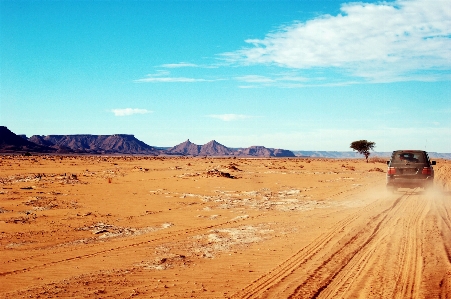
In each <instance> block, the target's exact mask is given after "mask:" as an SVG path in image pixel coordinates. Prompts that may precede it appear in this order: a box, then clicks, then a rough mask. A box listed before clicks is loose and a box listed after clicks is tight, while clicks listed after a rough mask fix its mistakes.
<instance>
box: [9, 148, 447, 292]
mask: <svg viewBox="0 0 451 299" xmlns="http://www.w3.org/2000/svg"><path fill="white" fill-rule="evenodd" d="M435 169H436V177H437V180H436V181H437V184H436V185H437V188H436V190H434V191H431V192H424V191H422V190H420V189H416V190H413V189H401V190H399V191H398V192H396V193H394V194H392V193H387V192H386V191H385V185H384V184H385V170H386V165H385V164H384V163H383V161H374V162H371V163H365V162H364V160H363V159H362V160H334V159H301V158H297V159H220V158H150V157H149V158H147V157H100V156H83V157H80V156H79V157H70V156H69V157H59V156H33V157H22V156H3V157H1V160H0V233H1V235H0V236H1V237H0V298H22V297H24V298H69V297H70V298H131V297H133V298H451V192H450V185H451V184H450V182H451V162H449V161H445V160H440V161H438V163H437V166H436V168H435ZM227 174H228V175H227Z"/></svg>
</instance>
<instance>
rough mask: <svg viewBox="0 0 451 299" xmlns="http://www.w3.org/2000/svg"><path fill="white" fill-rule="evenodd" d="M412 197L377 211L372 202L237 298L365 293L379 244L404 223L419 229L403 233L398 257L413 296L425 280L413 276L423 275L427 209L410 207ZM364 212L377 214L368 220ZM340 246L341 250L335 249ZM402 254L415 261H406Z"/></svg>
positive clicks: (402, 277)
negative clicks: (420, 237)
mask: <svg viewBox="0 0 451 299" xmlns="http://www.w3.org/2000/svg"><path fill="white" fill-rule="evenodd" d="M412 194H413V193H412V192H409V193H404V194H402V195H401V196H399V197H398V198H396V200H394V202H393V204H392V205H391V206H390V207H389V208H387V209H385V210H382V211H380V212H377V209H376V208H377V205H376V204H375V203H373V204H370V205H368V206H367V207H366V208H363V209H361V210H359V211H357V212H356V213H355V214H352V215H350V216H348V217H347V218H345V219H344V220H342V221H340V222H338V223H337V224H336V225H335V226H334V227H333V228H332V229H331V230H330V231H329V232H328V233H326V234H324V235H322V236H321V237H319V238H318V239H316V240H315V241H313V242H312V243H311V244H309V245H308V246H306V247H305V248H303V249H301V250H300V251H298V252H296V253H295V254H294V255H293V256H291V257H290V258H289V259H288V260H286V261H285V262H283V263H282V264H280V265H279V266H277V267H276V268H275V269H274V270H272V271H271V272H269V273H267V274H265V275H263V276H262V277H260V278H259V279H258V280H256V281H254V282H253V283H252V284H250V285H248V286H247V287H246V288H244V289H243V290H242V291H240V292H238V293H236V294H235V295H234V296H233V297H232V298H271V297H284V298H337V297H343V294H350V293H352V292H356V290H358V289H360V287H359V286H360V284H359V283H360V282H361V281H362V279H365V275H363V274H362V273H366V272H368V270H366V271H365V269H368V268H371V267H372V266H373V264H374V263H376V262H377V261H375V260H374V258H373V256H374V254H375V252H376V251H378V250H379V248H378V244H379V243H380V241H381V240H390V238H391V235H392V227H397V226H399V225H400V223H403V224H402V226H403V227H415V230H413V231H411V230H409V229H404V230H403V232H402V236H403V244H404V245H403V249H402V251H401V253H400V254H399V255H398V256H397V257H398V258H400V259H401V261H400V262H399V264H400V265H401V270H400V273H398V274H397V281H398V283H400V284H401V285H403V286H404V289H401V290H400V291H401V294H407V296H412V295H414V294H415V292H416V290H417V289H418V286H419V284H420V279H421V277H420V276H419V274H417V275H416V276H413V277H412V275H411V274H410V273H412V272H411V271H412V270H413V271H415V272H413V273H416V272H419V273H421V271H416V270H417V268H418V265H417V264H418V263H417V262H418V258H419V256H421V250H420V251H418V249H417V248H418V244H417V241H416V239H417V236H418V235H420V234H421V219H423V218H424V217H425V215H426V213H427V209H426V204H425V202H424V201H423V202H420V203H416V204H415V205H414V206H415V207H414V208H409V204H410V203H409V200H410V198H409V197H411V196H412ZM405 209H409V210H410V209H413V211H412V212H411V213H412V215H411V216H409V217H408V219H407V221H406V222H405V223H404V222H403V221H402V216H399V215H403V213H404V210H405ZM379 210H380V208H379ZM368 212H369V213H368ZM365 214H366V215H368V214H369V215H374V216H373V217H371V218H369V220H367V221H365V219H364V216H365ZM346 227H352V232H350V233H348V234H347V235H345V234H343V233H341V234H340V233H337V232H340V231H342V230H344V229H345V228H346ZM387 228H388V229H387ZM334 245H335V246H334ZM336 245H339V247H338V248H336ZM403 253H405V254H407V255H408V256H409V257H410V259H406V258H404V257H403V255H404V254H403ZM381 256H382V257H383V256H384V255H381ZM304 269H307V270H304ZM308 269H310V270H308ZM290 290H291V291H290ZM385 291H387V294H392V295H393V294H394V293H396V292H393V289H391V290H385ZM385 291H384V292H385ZM401 297H402V296H401ZM384 298H385V297H384Z"/></svg>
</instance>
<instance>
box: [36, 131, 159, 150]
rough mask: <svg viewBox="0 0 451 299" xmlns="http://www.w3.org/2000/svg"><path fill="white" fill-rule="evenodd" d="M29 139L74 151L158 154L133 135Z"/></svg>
mask: <svg viewBox="0 0 451 299" xmlns="http://www.w3.org/2000/svg"><path fill="white" fill-rule="evenodd" d="M29 140H30V141H33V142H35V143H37V144H42V145H45V146H49V147H53V148H58V149H69V150H71V151H74V152H76V153H91V154H140V155H158V154H160V153H161V151H160V150H158V149H156V148H154V147H152V146H149V145H147V144H145V143H144V142H142V141H140V140H138V139H136V138H135V136H134V135H127V134H114V135H89V134H83V135H47V136H39V135H34V136H32V137H30V139H29Z"/></svg>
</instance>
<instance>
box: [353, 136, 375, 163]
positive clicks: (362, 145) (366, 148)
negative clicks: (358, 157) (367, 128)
mask: <svg viewBox="0 0 451 299" xmlns="http://www.w3.org/2000/svg"><path fill="white" fill-rule="evenodd" d="M375 146H376V143H375V142H372V141H367V140H358V141H354V142H352V143H351V146H350V147H351V148H352V150H354V151H357V152H359V154H362V155H364V156H365V158H366V163H368V157H369V156H370V150H373V148H374V147H375Z"/></svg>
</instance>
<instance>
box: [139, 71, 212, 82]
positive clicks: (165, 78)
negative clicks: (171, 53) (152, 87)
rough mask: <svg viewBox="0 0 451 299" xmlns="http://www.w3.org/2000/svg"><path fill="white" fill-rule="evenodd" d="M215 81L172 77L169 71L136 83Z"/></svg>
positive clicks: (149, 75)
mask: <svg viewBox="0 0 451 299" xmlns="http://www.w3.org/2000/svg"><path fill="white" fill-rule="evenodd" d="M213 81H217V80H214V79H203V78H191V77H177V76H171V73H170V72H169V71H167V70H159V71H157V72H156V73H155V74H148V75H147V76H146V77H145V78H141V79H137V80H134V82H135V83H145V82H151V83H161V82H163V83H167V82H213Z"/></svg>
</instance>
